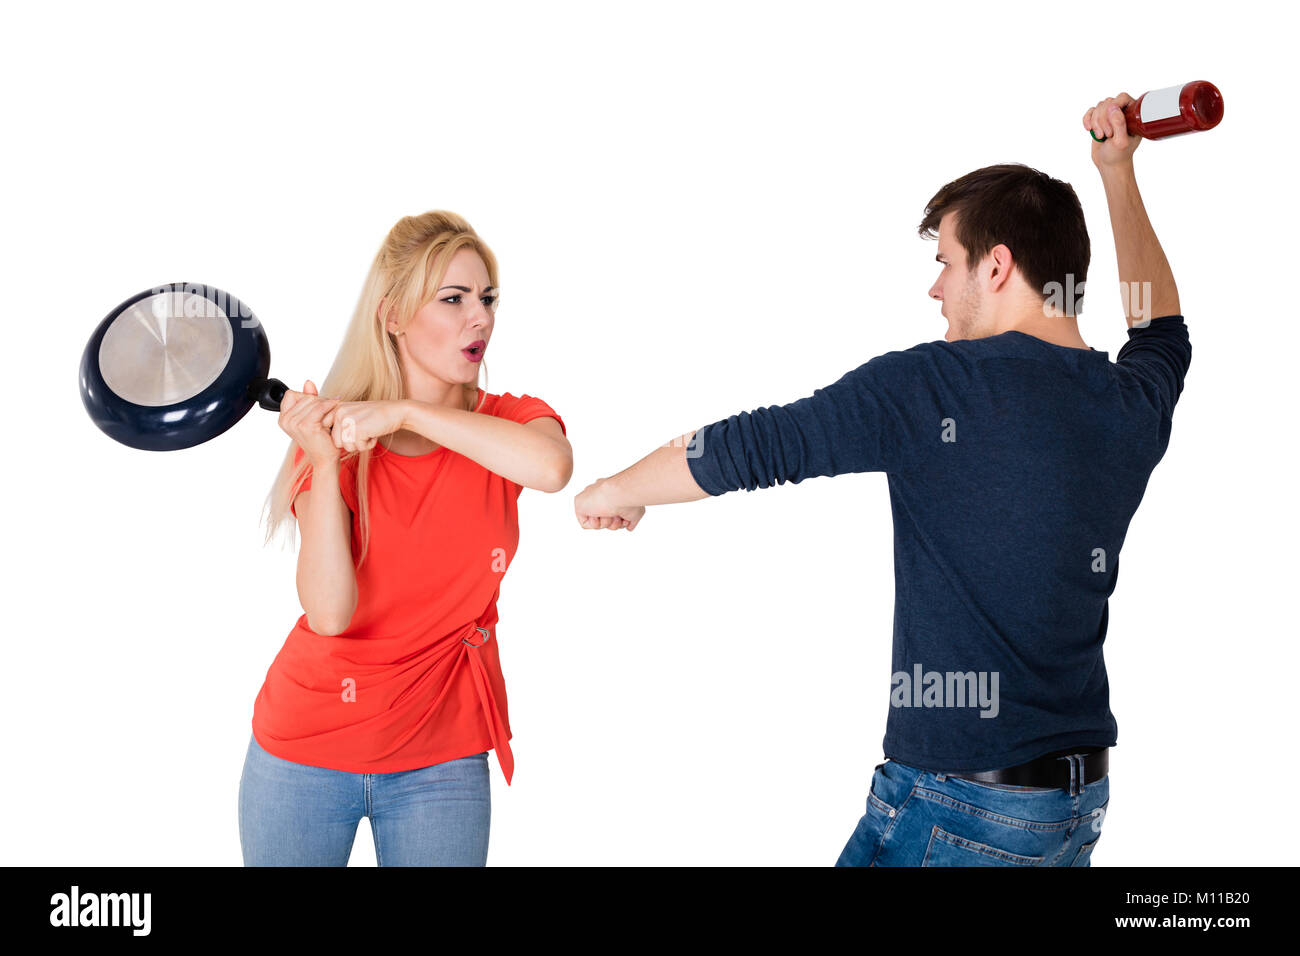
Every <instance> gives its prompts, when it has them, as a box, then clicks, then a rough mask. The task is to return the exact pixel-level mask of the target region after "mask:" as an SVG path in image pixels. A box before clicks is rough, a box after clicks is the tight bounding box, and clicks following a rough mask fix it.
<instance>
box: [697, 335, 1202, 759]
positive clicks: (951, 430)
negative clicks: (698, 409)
mask: <svg viewBox="0 0 1300 956" xmlns="http://www.w3.org/2000/svg"><path fill="white" fill-rule="evenodd" d="M1128 338H1129V340H1128V341H1127V342H1126V343H1125V344H1124V346H1123V347H1122V348H1121V349H1120V351H1119V355H1118V356H1117V357H1116V361H1115V362H1113V363H1112V362H1111V361H1110V359H1109V358H1108V356H1107V353H1105V352H1099V351H1096V350H1095V349H1076V348H1069V347H1066V346H1060V345H1053V344H1051V343H1049V342H1045V341H1043V340H1042V339H1038V338H1035V337H1033V336H1030V335H1026V334H1025V333H1023V332H1004V333H1002V334H1000V335H994V336H990V337H988V338H982V339H969V340H961V341H956V342H946V341H935V342H925V343H922V344H920V345H917V346H914V347H913V348H910V349H907V350H905V351H896V352H887V353H885V354H883V355H879V356H877V357H875V358H873V359H871V360H870V361H868V362H866V363H865V364H863V365H861V366H859V367H858V368H856V369H854V370H853V371H851V372H848V373H847V374H846V375H844V376H843V377H842V378H840V379H839V380H838V381H836V382H835V383H833V384H831V385H829V386H827V387H826V388H820V389H816V390H814V392H813V394H812V395H811V396H809V397H807V398H803V399H800V400H799V401H797V402H793V403H791V404H789V405H783V406H769V407H765V408H759V409H756V410H754V411H752V412H742V413H740V414H737V415H732V416H731V417H729V418H725V419H723V420H721V421H717V422H714V423H713V424H710V425H706V426H704V427H703V428H701V429H699V430H698V431H697V432H696V435H695V439H694V441H693V443H692V448H691V449H690V452H689V453H688V457H687V462H688V466H689V468H690V471H691V474H692V476H693V477H694V478H695V481H696V483H697V484H699V486H700V487H701V488H702V489H703V490H704V491H706V492H708V493H709V494H710V495H721V494H724V493H726V492H728V491H735V490H739V489H742V488H743V489H745V490H747V491H753V490H754V489H756V488H768V487H771V486H772V485H774V484H781V483H784V482H787V481H790V482H795V483H798V482H800V481H803V480H805V479H807V478H813V477H817V476H827V475H839V474H844V473H846V472H867V471H883V472H886V473H887V475H888V480H889V497H890V504H891V508H892V511H893V519H894V586H895V596H894V635H893V669H894V673H893V680H892V682H891V695H890V708H889V717H888V720H887V722H886V729H885V737H884V753H885V755H886V756H887V757H892V758H894V759H896V760H899V761H901V762H903V763H908V764H913V765H916V766H920V767H924V768H926V769H931V770H991V769H996V768H1001V767H1008V766H1013V765H1015V764H1019V763H1023V762H1025V761H1027V760H1031V759H1033V758H1034V757H1037V756H1041V755H1042V754H1045V753H1050V752H1052V751H1056V750H1064V749H1066V748H1072V747H1076V746H1078V747H1084V746H1110V745H1113V744H1115V743H1116V733H1117V729H1116V724H1115V718H1114V716H1113V715H1112V714H1111V711H1110V703H1109V687H1108V685H1107V682H1106V665H1105V662H1104V660H1103V657H1102V644H1103V643H1104V641H1105V639H1106V626H1107V614H1108V598H1109V597H1110V594H1111V592H1112V591H1114V589H1115V583H1116V576H1117V574H1118V571H1119V554H1120V549H1121V548H1122V547H1123V545H1124V536H1125V534H1126V532H1127V531H1128V526H1129V522H1130V520H1131V519H1132V517H1133V513H1134V512H1135V511H1136V510H1137V506H1138V503H1139V502H1140V501H1141V500H1142V495H1143V492H1144V491H1145V489H1146V485H1147V480H1148V478H1149V477H1150V475H1151V472H1152V470H1153V469H1154V468H1155V466H1156V463H1157V462H1159V461H1160V459H1161V457H1163V455H1164V453H1165V449H1166V447H1167V446H1168V443H1169V431H1170V424H1171V420H1172V416H1173V411H1174V405H1175V404H1176V403H1177V401H1178V397H1179V395H1180V394H1181V393H1182V389H1183V378H1184V376H1185V374H1186V372H1187V369H1188V366H1189V365H1190V363H1191V357H1192V347H1191V343H1190V340H1189V338H1188V334H1187V327H1186V325H1185V324H1184V322H1183V317H1182V316H1181V315H1171V316H1163V317H1160V318H1155V319H1152V320H1151V321H1150V323H1149V324H1148V325H1147V326H1146V327H1142V328H1137V327H1134V328H1130V329H1129V330H1128Z"/></svg>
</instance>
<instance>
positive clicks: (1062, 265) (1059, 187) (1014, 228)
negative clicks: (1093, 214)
mask: <svg viewBox="0 0 1300 956" xmlns="http://www.w3.org/2000/svg"><path fill="white" fill-rule="evenodd" d="M949 212H955V213H957V234H956V236H955V239H956V240H957V242H958V244H960V245H961V247H962V248H963V249H965V250H966V266H967V268H968V269H971V268H974V267H975V265H976V264H977V263H978V262H979V261H980V260H981V259H983V258H984V256H985V255H987V254H988V252H989V250H991V249H992V248H993V247H994V246H996V245H998V244H999V243H1002V244H1004V245H1006V247H1007V248H1008V249H1010V250H1011V255H1012V257H1013V259H1014V260H1015V266H1016V268H1017V269H1019V270H1020V274H1021V277H1022V278H1023V279H1024V280H1025V282H1026V284H1028V285H1029V287H1030V288H1032V289H1034V290H1036V291H1037V292H1038V293H1039V294H1040V295H1042V296H1043V299H1044V300H1046V299H1047V298H1048V297H1049V295H1050V292H1049V291H1048V290H1047V284H1048V283H1049V282H1057V283H1060V286H1061V288H1062V290H1067V289H1068V288H1069V283H1068V281H1067V278H1066V277H1067V276H1070V275H1073V277H1074V279H1073V284H1074V286H1075V288H1078V287H1079V286H1080V285H1082V284H1083V282H1084V280H1085V279H1086V278H1087V275H1088V260H1089V259H1090V258H1091V257H1092V248H1091V245H1090V244H1089V242H1088V228H1087V226H1086V225H1085V223H1084V219H1083V207H1082V206H1081V205H1080V204H1079V197H1078V196H1076V195H1075V194H1074V189H1073V187H1071V185H1070V184H1069V183H1066V182H1062V181H1061V180H1059V179H1053V178H1052V177H1051V176H1048V175H1047V174H1046V173H1042V172H1039V171H1038V170H1036V169H1032V168H1031V167H1029V166H1025V165H1023V164H1021V163H1004V164H1002V165H998V166H985V167H984V168H983V169H977V170H975V171H974V172H970V173H967V174H966V175H965V176H962V177H961V178H960V179H954V180H953V181H952V182H950V183H948V184H947V185H946V186H944V187H943V188H942V189H940V190H939V191H938V192H937V193H935V194H934V198H933V199H931V200H930V202H929V204H928V205H927V206H926V207H925V218H924V219H922V220H921V225H920V227H919V228H918V230H917V232H918V233H919V234H920V236H921V238H922V239H937V238H938V237H939V220H940V219H942V218H943V216H944V214H945V213H949ZM1075 294H1076V295H1078V293H1075ZM1063 304H1064V305H1066V306H1067V307H1066V308H1065V309H1064V311H1066V312H1067V313H1071V312H1073V300H1070V299H1067V301H1066V302H1065V303H1063Z"/></svg>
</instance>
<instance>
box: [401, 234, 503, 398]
mask: <svg viewBox="0 0 1300 956" xmlns="http://www.w3.org/2000/svg"><path fill="white" fill-rule="evenodd" d="M498 295H499V290H497V289H495V288H493V287H492V286H489V285H488V271H487V266H486V265H484V263H483V259H482V257H480V256H479V254H478V253H477V252H475V251H474V250H473V249H471V248H468V247H464V248H461V249H458V250H457V251H456V254H455V255H453V256H452V257H451V262H449V263H448V264H447V273H446V275H444V276H443V277H442V282H441V283H439V287H438V290H437V291H436V292H435V293H434V295H433V298H432V299H431V300H430V301H429V302H427V303H426V304H425V305H424V306H423V307H421V309H420V310H419V311H418V312H416V313H415V315H414V316H412V317H411V321H410V322H408V323H407V325H406V329H405V332H406V334H405V335H399V336H398V337H397V343H398V346H397V350H398V354H399V355H400V356H401V357H402V360H403V362H405V363H406V364H407V368H408V374H414V375H424V376H429V377H432V378H436V379H438V380H439V381H443V382H451V383H455V384H465V383H472V382H476V381H478V368H479V362H481V361H482V359H483V353H484V352H485V351H486V350H487V344H488V342H489V341H490V340H491V339H492V325H493V322H494V321H495V316H496V306H497V297H498ZM388 330H389V331H390V332H396V331H397V323H396V322H394V321H390V322H389V323H388Z"/></svg>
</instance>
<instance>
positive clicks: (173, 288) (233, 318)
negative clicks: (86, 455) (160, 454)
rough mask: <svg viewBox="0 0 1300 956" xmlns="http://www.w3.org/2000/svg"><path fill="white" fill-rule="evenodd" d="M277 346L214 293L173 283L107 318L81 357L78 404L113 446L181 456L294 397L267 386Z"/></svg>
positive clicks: (235, 304)
mask: <svg viewBox="0 0 1300 956" xmlns="http://www.w3.org/2000/svg"><path fill="white" fill-rule="evenodd" d="M270 367H271V346H270V344H269V343H268V342H267V339H266V333H265V332H264V331H263V329H262V323H260V322H259V321H258V320H257V316H255V315H253V313H252V311H251V310H250V309H249V308H248V306H246V305H244V303H242V302H240V301H239V300H238V299H236V298H235V297H234V296H233V295H230V294H229V293H227V292H222V291H221V290H220V289H216V288H213V287H212V286H206V285H198V284H196V283H193V282H173V283H170V284H168V285H162V286H155V287H154V288H152V289H148V290H146V291H144V292H141V293H139V294H138V295H133V296H131V298H129V299H127V300H126V301H125V302H123V303H122V304H121V305H119V306H118V307H117V308H116V309H114V310H113V311H112V312H110V313H109V314H108V316H107V317H106V318H105V319H104V321H103V322H101V323H99V327H98V328H96V329H95V334H94V335H92V336H91V337H90V341H89V342H88V343H87V344H86V351H85V352H83V353H82V356H81V400H82V402H84V403H85V406H86V411H87V412H89V413H90V418H91V420H92V421H93V422H94V423H95V424H96V425H97V426H98V427H99V429H100V431H102V432H103V433H104V434H105V435H107V436H108V437H109V438H112V439H114V440H115V441H119V442H121V443H122V444H123V445H130V446H131V447H132V448H143V449H145V450H147V451H176V450H178V449H181V448H190V447H192V446H194V445H199V444H202V443H203V442H205V441H208V440H210V439H213V438H216V437H217V436H218V435H220V434H221V433H222V432H224V431H226V429H228V428H230V427H231V426H233V425H234V424H235V423H236V422H238V421H239V420H240V419H241V418H243V417H244V416H245V415H246V414H248V410H249V409H250V408H252V407H253V406H254V405H255V404H256V405H261V406H262V407H263V408H266V409H269V410H271V411H273V412H278V411H279V410H280V400H281V399H282V398H284V393H285V392H286V391H288V386H286V385H285V384H284V383H283V382H281V381H280V380H279V379H274V378H267V377H266V375H267V372H268V371H269V370H270Z"/></svg>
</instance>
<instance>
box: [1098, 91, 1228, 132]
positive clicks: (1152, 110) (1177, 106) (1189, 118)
mask: <svg viewBox="0 0 1300 956" xmlns="http://www.w3.org/2000/svg"><path fill="white" fill-rule="evenodd" d="M1221 119H1223V94H1222V93H1220V92H1219V90H1218V88H1217V87H1216V86H1215V85H1214V84H1213V83H1211V82H1210V81H1209V80H1192V82H1190V83H1183V84H1180V85H1178V86H1168V87H1165V88H1164V89H1162V90H1150V91H1149V92H1146V93H1143V94H1142V95H1141V96H1139V97H1138V98H1137V99H1136V100H1134V101H1133V102H1132V103H1130V104H1129V105H1128V106H1126V107H1125V108H1124V125H1125V126H1126V127H1127V128H1128V131H1129V132H1130V133H1137V134H1138V135H1139V136H1142V137H1144V138H1146V139H1167V138H1168V137H1170V136H1181V135H1182V134H1183V133H1198V132H1200V131H1201V130H1206V129H1214V127H1216V126H1218V125H1219V120H1221ZM1096 138H1097V137H1095V136H1094V137H1093V139H1096Z"/></svg>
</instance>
